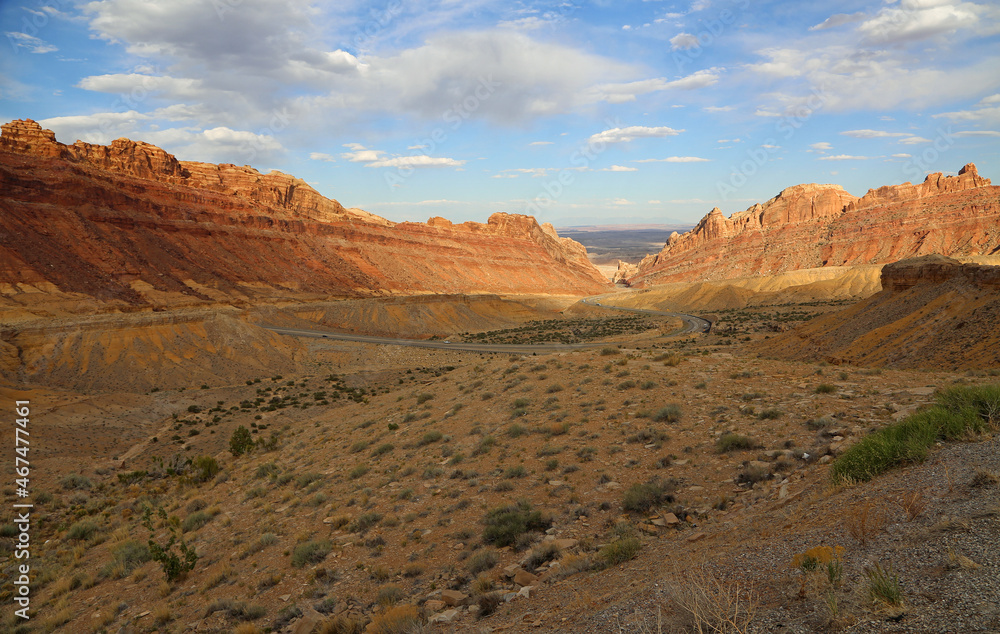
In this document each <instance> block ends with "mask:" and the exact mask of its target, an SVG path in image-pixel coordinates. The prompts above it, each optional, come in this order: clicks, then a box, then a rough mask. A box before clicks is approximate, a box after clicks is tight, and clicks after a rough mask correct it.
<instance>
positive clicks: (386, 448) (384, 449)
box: [372, 442, 396, 458]
mask: <svg viewBox="0 0 1000 634" xmlns="http://www.w3.org/2000/svg"><path fill="white" fill-rule="evenodd" d="M395 448H396V446H395V445H393V444H392V443H388V442H387V443H385V444H382V445H379V446H378V447H377V448H376V449H375V451H373V452H372V458H378V457H379V456H384V455H385V454H387V453H389V452H391V451H392V450H393V449H395Z"/></svg>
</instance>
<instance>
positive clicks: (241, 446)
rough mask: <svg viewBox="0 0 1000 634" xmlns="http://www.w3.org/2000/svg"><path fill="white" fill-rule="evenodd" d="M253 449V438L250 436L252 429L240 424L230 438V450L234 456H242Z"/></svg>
mask: <svg viewBox="0 0 1000 634" xmlns="http://www.w3.org/2000/svg"><path fill="white" fill-rule="evenodd" d="M251 449H253V438H252V437H251V436H250V430H249V429H247V428H246V427H244V426H243V425H240V426H239V427H237V428H236V431H234V432H233V435H232V436H231V437H230V438H229V451H231V452H232V454H233V455H234V456H242V455H243V454H245V453H249V452H250V450H251Z"/></svg>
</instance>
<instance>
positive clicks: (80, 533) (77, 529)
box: [66, 520, 97, 540]
mask: <svg viewBox="0 0 1000 634" xmlns="http://www.w3.org/2000/svg"><path fill="white" fill-rule="evenodd" d="M96 532H97V524H95V523H94V522H92V521H91V520H80V521H79V522H76V523H75V524H73V525H72V526H70V527H69V530H68V531H66V537H67V539H75V540H84V539H90V538H91V537H93V536H94V533H96Z"/></svg>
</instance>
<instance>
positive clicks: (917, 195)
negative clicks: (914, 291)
mask: <svg viewBox="0 0 1000 634" xmlns="http://www.w3.org/2000/svg"><path fill="white" fill-rule="evenodd" d="M997 252H1000V187H995V186H992V185H991V184H990V180H989V179H987V178H982V177H981V176H979V174H978V172H977V171H976V166H975V165H973V164H971V163H970V164H968V165H966V166H965V167H963V168H962V169H961V171H960V172H959V173H958V175H957V176H951V177H948V176H944V175H942V174H940V173H936V174H930V175H929V176H927V178H926V179H925V180H924V182H923V183H920V184H918V185H912V184H910V183H904V184H902V185H894V186H886V187H880V188H878V189H873V190H870V191H869V192H868V193H867V194H865V195H864V196H862V197H861V198H856V197H855V196H852V195H851V194H849V193H848V192H846V191H844V189H842V188H841V187H840V186H838V185H814V184H813V185H796V186H794V187H789V188H787V189H785V190H783V191H782V192H781V193H780V194H778V195H777V196H776V197H774V198H772V199H771V200H769V201H767V202H766V203H763V204H756V205H753V206H752V207H750V208H749V209H747V210H745V211H741V212H737V213H735V214H733V215H732V216H731V217H729V218H727V217H726V216H725V215H724V214H723V213H722V212H721V211H720V210H719V209H718V208H716V209H713V210H712V211H711V212H710V213H709V214H708V215H706V216H705V217H704V218H703V219H702V220H701V222H699V223H698V225H697V226H696V227H695V228H694V229H692V230H691V231H689V232H687V233H685V234H683V235H681V234H677V233H674V234H672V235H671V236H670V238H669V239H668V240H667V243H666V244H665V245H664V247H663V249H662V250H661V251H660V252H659V253H658V254H656V255H650V256H647V257H646V258H644V259H643V260H642V262H640V264H639V266H638V269H637V270H635V271H632V270H628V269H624V268H623V269H622V270H621V272H620V274H619V276H618V279H620V280H622V281H625V282H626V283H628V284H629V285H631V286H635V287H640V288H642V287H648V286H651V285H655V284H663V283H667V282H678V281H688V282H693V281H708V280H723V279H732V278H739V277H746V276H753V275H773V274H777V273H782V272H785V271H793V270H798V269H810V268H818V267H826V266H854V265H872V264H884V263H887V262H894V261H897V260H901V259H904V258H909V257H914V256H920V255H926V254H931V253H939V254H943V255H948V256H952V255H953V256H972V255H986V254H991V253H997Z"/></svg>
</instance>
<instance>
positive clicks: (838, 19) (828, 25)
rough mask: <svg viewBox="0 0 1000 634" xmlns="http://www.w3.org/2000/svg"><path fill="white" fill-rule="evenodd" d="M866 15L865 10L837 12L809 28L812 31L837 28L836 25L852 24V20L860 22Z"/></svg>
mask: <svg viewBox="0 0 1000 634" xmlns="http://www.w3.org/2000/svg"><path fill="white" fill-rule="evenodd" d="M865 17H866V14H865V13H864V12H858V13H850V14H848V13H837V14H835V15H831V16H830V17H828V18H827V19H825V20H823V21H822V22H820V23H819V24H817V25H816V26H811V27H809V30H810V31H822V30H825V29H832V28H835V27H838V26H843V25H845V24H850V23H852V22H860V21H861V20H864V19H865Z"/></svg>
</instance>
